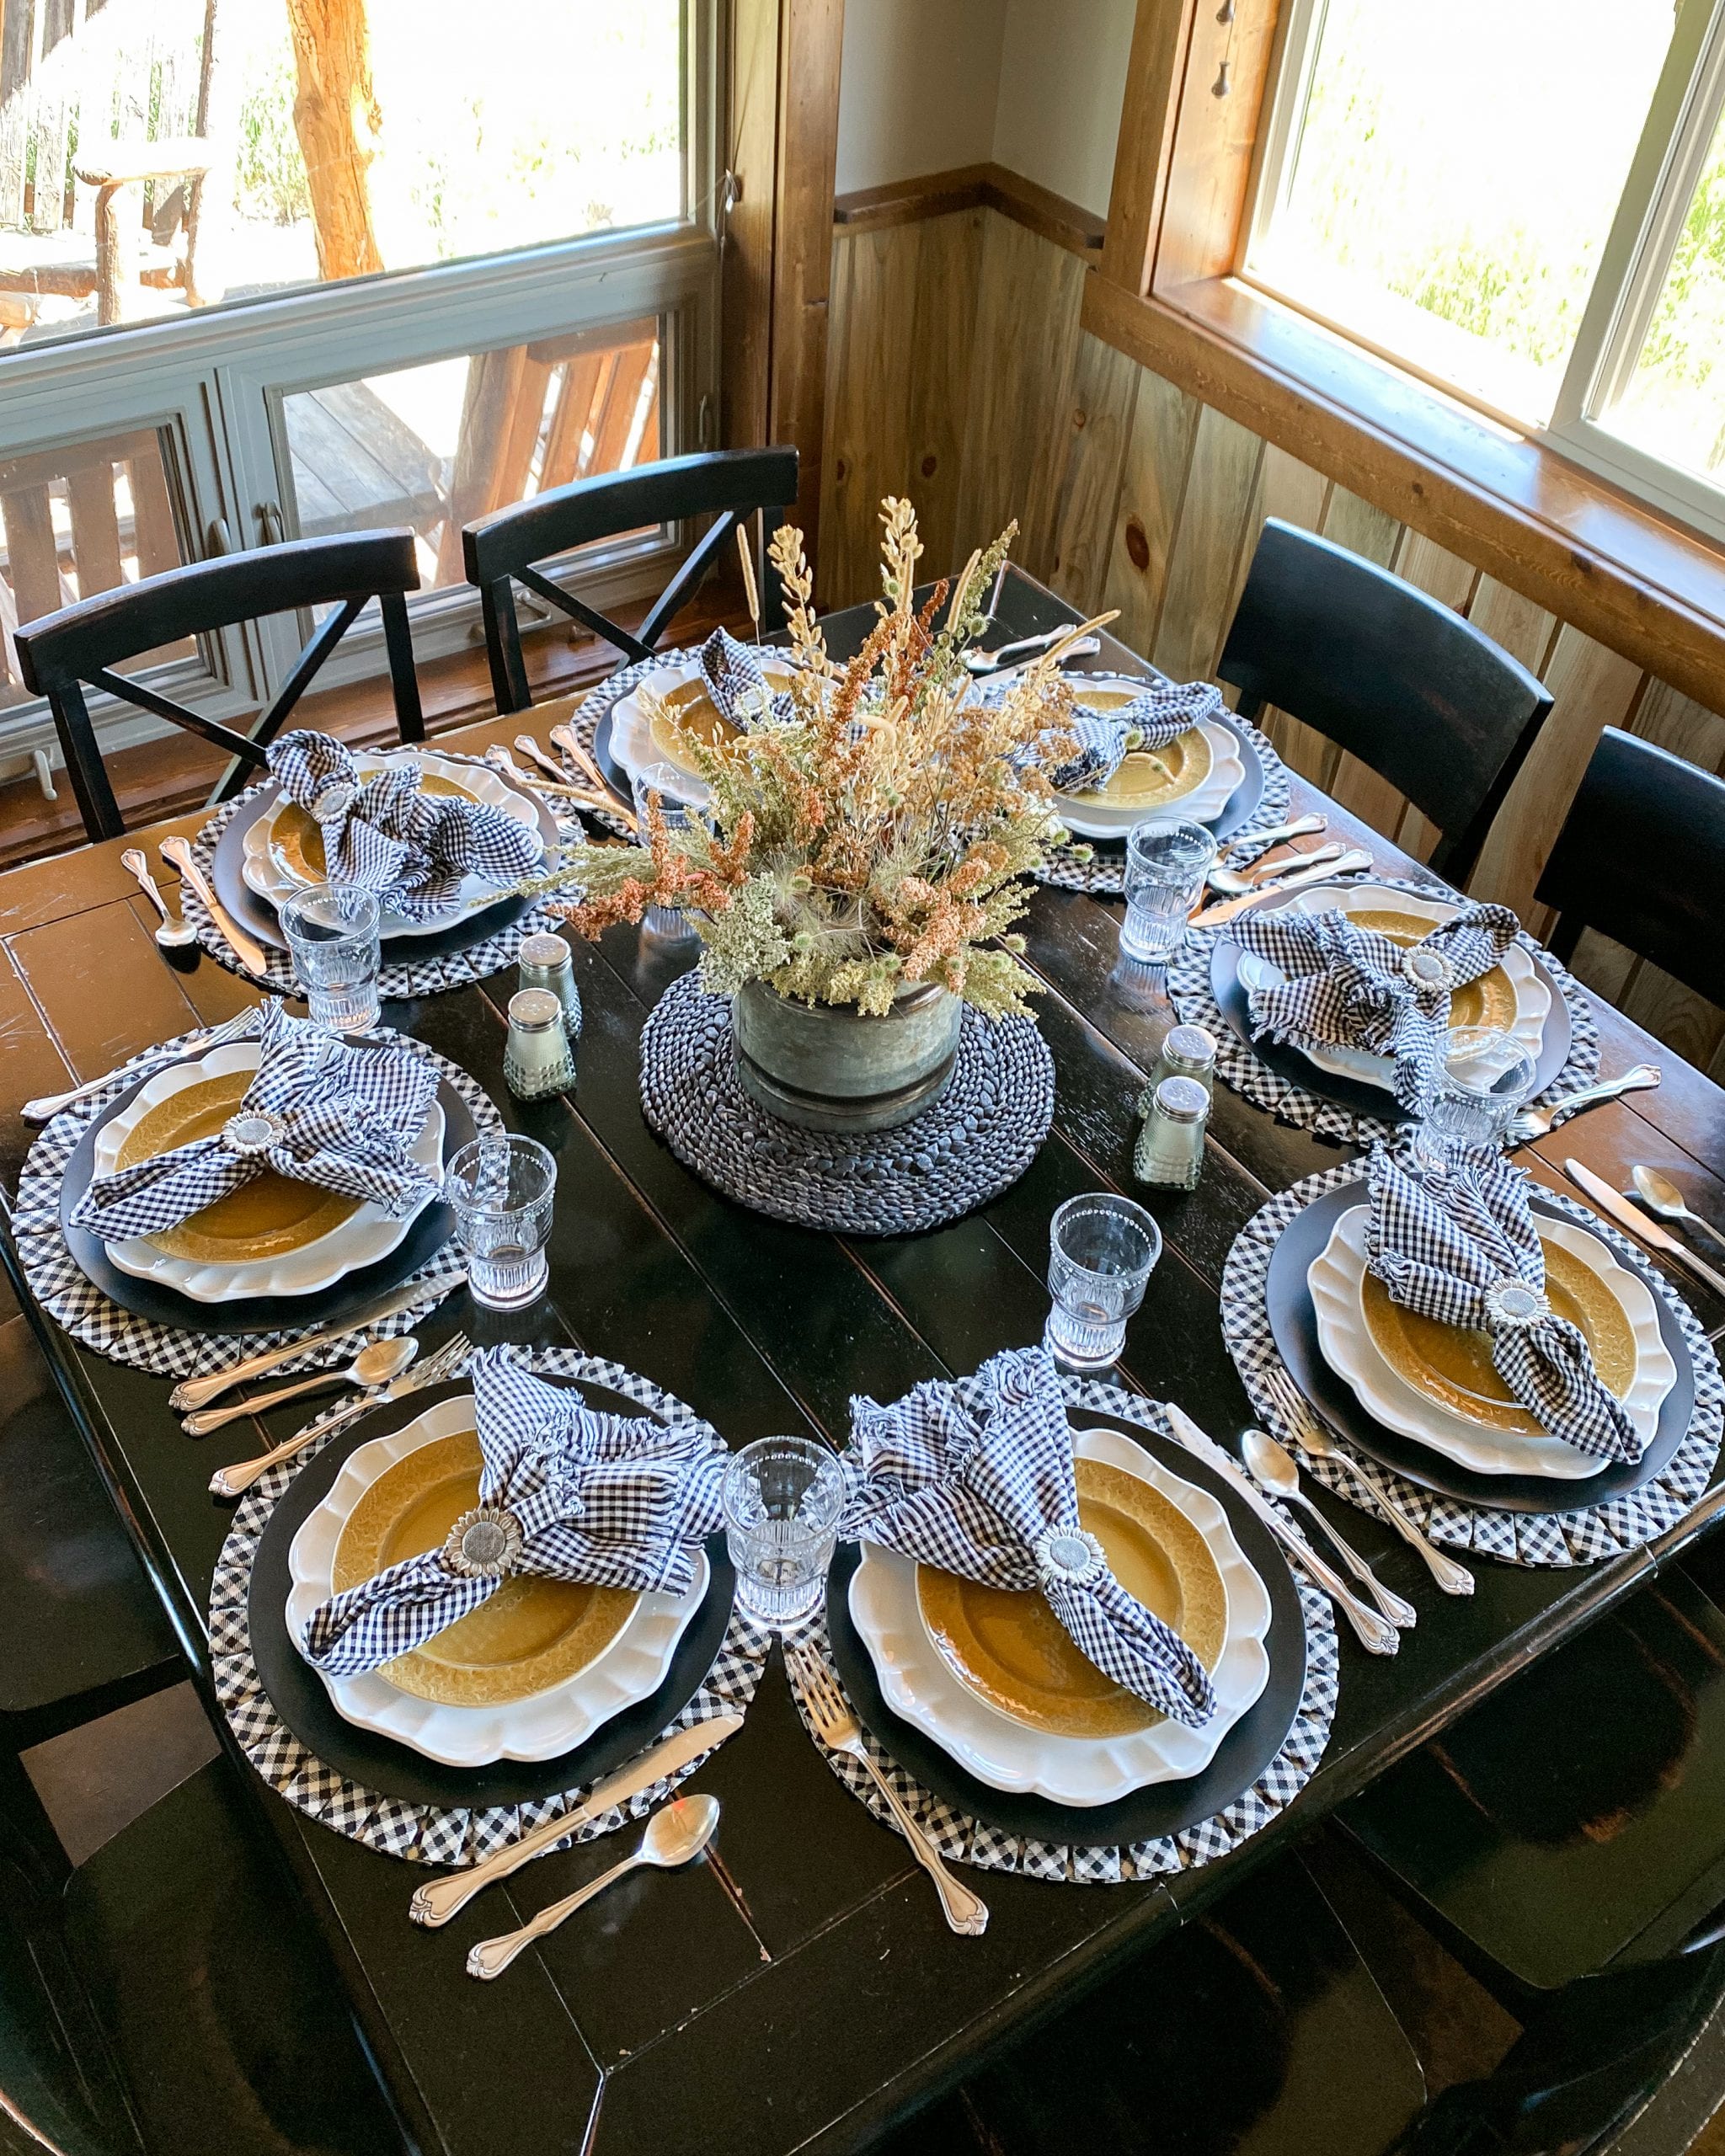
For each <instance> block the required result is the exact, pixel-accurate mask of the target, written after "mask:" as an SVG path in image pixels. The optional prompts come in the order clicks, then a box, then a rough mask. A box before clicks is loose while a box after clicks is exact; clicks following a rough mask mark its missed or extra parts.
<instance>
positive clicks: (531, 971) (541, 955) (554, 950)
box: [516, 931, 581, 1041]
mask: <svg viewBox="0 0 1725 2156" xmlns="http://www.w3.org/2000/svg"><path fill="white" fill-rule="evenodd" d="M516 963H517V966H518V968H519V971H520V976H521V986H522V987H523V988H542V989H548V990H550V992H551V994H552V995H554V996H555V997H556V998H557V1000H558V1003H559V1004H560V1005H561V1006H563V1027H564V1030H565V1031H566V1032H567V1033H568V1034H569V1038H570V1039H571V1040H572V1041H575V1040H579V1038H580V1037H581V991H580V990H579V989H578V988H577V987H576V986H575V962H574V958H573V957H572V956H571V954H570V952H569V945H568V944H567V943H565V942H563V938H562V937H560V936H554V935H552V934H550V933H549V932H548V931H547V932H546V933H544V934H542V935H538V936H529V937H527V938H526V940H525V941H524V942H523V943H522V945H521V950H520V951H519V952H518V953H517V954H516Z"/></svg>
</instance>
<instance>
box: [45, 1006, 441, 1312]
mask: <svg viewBox="0 0 1725 2156" xmlns="http://www.w3.org/2000/svg"><path fill="white" fill-rule="evenodd" d="M360 1045H363V1044H362V1043H361V1044H360ZM185 1060H186V1061H187V1062H189V1063H191V1062H195V1061H197V1058H196V1057H195V1056H188V1057H187V1058H186V1059H185ZM173 1068H174V1065H172V1064H164V1065H160V1066H159V1067H158V1069H156V1070H152V1071H149V1072H147V1074H146V1075H144V1076H143V1077H142V1078H140V1079H139V1080H138V1081H137V1083H136V1085H135V1086H128V1087H127V1088H126V1091H125V1092H124V1093H122V1094H121V1095H120V1098H119V1099H118V1100H117V1101H115V1102H113V1103H112V1105H111V1106H110V1107H107V1108H104V1110H103V1112H102V1113H101V1114H100V1115H99V1116H98V1117H97V1118H95V1120H94V1121H93V1123H91V1124H90V1126H89V1128H88V1130H86V1131H85V1133H84V1134H83V1137H82V1138H81V1139H79V1140H78V1142H77V1145H76V1146H75V1147H74V1148H73V1150H72V1158H71V1159H70V1160H69V1161H67V1164H66V1172H65V1174H64V1175H63V1176H62V1177H61V1183H60V1232H61V1235H63V1236H64V1237H65V1238H66V1246H67V1250H69V1251H71V1253H72V1260H73V1262H74V1263H75V1264H76V1265H77V1268H78V1270H79V1271H80V1272H81V1273H83V1275H84V1277H85V1278H86V1279H88V1281H90V1282H91V1283H93V1285H94V1286H96V1287H98V1288H99V1289H101V1291H102V1293H103V1294H104V1295H106V1296H108V1297H109V1299H110V1300H112V1301H114V1302H116V1303H118V1304H119V1305H120V1308H121V1309H122V1310H131V1311H132V1312H133V1313H134V1314H135V1315H136V1316H138V1317H147V1318H153V1319H155V1321H157V1323H158V1324H159V1325H179V1326H185V1327H186V1328H187V1329H188V1330H189V1331H193V1332H209V1333H216V1334H226V1333H234V1332H273V1331H276V1330H278V1329H279V1328H284V1327H285V1328H286V1329H288V1330H290V1331H297V1330H299V1329H301V1328H307V1329H312V1330H317V1331H322V1330H323V1329H324V1328H325V1327H327V1326H332V1325H339V1323H340V1322H341V1321H342V1320H343V1319H344V1317H347V1316H349V1315H353V1314H355V1313H357V1312H358V1311H360V1310H364V1309H365V1307H366V1305H367V1304H368V1303H371V1302H373V1301H375V1300H376V1299H377V1297H378V1296H379V1295H384V1294H388V1292H389V1290H390V1289H392V1288H394V1287H397V1286H398V1285H399V1284H400V1283H401V1282H402V1281H403V1280H408V1279H411V1278H412V1277H413V1275H414V1273H417V1272H418V1271H419V1267H421V1266H422V1265H426V1264H429V1263H430V1261H431V1260H432V1259H433V1258H434V1257H435V1256H436V1255H437V1253H438V1251H441V1249H442V1247H443V1246H444V1245H445V1243H446V1242H447V1241H449V1237H450V1231H451V1229H452V1228H453V1227H454V1225H455V1221H454V1218H453V1216H452V1215H451V1212H450V1209H449V1208H448V1207H447V1206H446V1204H445V1203H443V1201H442V1199H441V1198H434V1199H433V1200H432V1202H431V1203H430V1204H429V1205H428V1206H427V1207H426V1208H425V1210H424V1212H422V1213H421V1214H419V1217H418V1218H417V1219H415V1220H414V1224H413V1225H412V1227H410V1228H409V1230H408V1232H407V1234H406V1235H404V1236H403V1238H402V1240H401V1241H400V1242H398V1244H397V1245H396V1246H395V1248H394V1249H393V1251H390V1252H389V1253H388V1254H387V1257H380V1258H379V1259H378V1260H377V1262H376V1264H374V1265H367V1266H364V1267H361V1268H360V1271H358V1272H357V1273H346V1274H344V1276H343V1277H342V1278H340V1279H339V1280H338V1281H336V1282H334V1283H333V1285H331V1286H329V1287H328V1288H323V1289H319V1290H318V1292H317V1293H316V1294H310V1295H250V1296H236V1297H234V1298H232V1299H230V1300H229V1301H227V1302H222V1303H199V1302H194V1301H193V1299H191V1297H190V1295H182V1294H179V1291H178V1290H177V1289H173V1288H168V1287H165V1286H164V1285H163V1283H162V1282H160V1281H159V1280H140V1279H138V1278H136V1275H135V1274H133V1273H122V1272H121V1271H120V1267H118V1266H117V1265H115V1262H114V1261H113V1260H112V1259H111V1258H110V1257H109V1255H108V1251H107V1249H106V1246H104V1243H103V1241H102V1239H101V1237H100V1236H99V1235H94V1234H93V1233H92V1232H91V1230H89V1229H88V1228H80V1227H76V1226H74V1225H73V1224H72V1207H73V1206H74V1205H75V1204H77V1201H78V1199H79V1198H81V1197H82V1196H83V1193H84V1192H85V1191H86V1190H88V1188H89V1187H90V1178H91V1177H92V1176H93V1174H94V1172H95V1153H96V1139H97V1135H98V1134H99V1132H100V1131H101V1130H102V1129H103V1128H104V1125H105V1124H107V1123H111V1122H112V1121H113V1119H114V1118H115V1116H117V1115H118V1114H119V1113H120V1110H121V1109H122V1108H124V1107H128V1106H129V1105H130V1104H131V1102H132V1101H133V1100H134V1099H136V1097H137V1095H138V1094H139V1093H140V1092H142V1091H143V1089H144V1087H145V1086H147V1085H148V1084H149V1082H150V1081H151V1079H152V1078H159V1077H160V1076H161V1075H162V1073H163V1070H172V1069H173ZM437 1102H438V1106H439V1107H441V1109H442V1110H443V1160H444V1164H445V1166H447V1165H448V1163H449V1162H450V1161H451V1159H452V1158H453V1157H454V1155H456V1154H457V1152H458V1151H459V1150H460V1149H461V1148H462V1146H463V1145H467V1143H468V1142H469V1141H470V1140H471V1139H474V1138H477V1137H478V1129H477V1128H476V1126H475V1124H474V1122H473V1111H472V1110H471V1109H470V1108H469V1107H468V1106H467V1102H465V1101H464V1100H463V1099H462V1097H461V1095H460V1094H459V1093H458V1092H457V1091H456V1089H455V1087H454V1086H452V1085H451V1083H450V1081H449V1080H448V1079H447V1078H445V1077H443V1076H442V1075H439V1078H438V1081H437Z"/></svg>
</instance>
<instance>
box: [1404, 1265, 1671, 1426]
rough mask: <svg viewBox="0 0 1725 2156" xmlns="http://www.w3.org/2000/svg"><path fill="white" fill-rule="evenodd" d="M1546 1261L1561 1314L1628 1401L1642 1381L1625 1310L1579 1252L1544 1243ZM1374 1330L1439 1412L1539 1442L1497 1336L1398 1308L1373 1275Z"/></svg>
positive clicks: (1407, 1378)
mask: <svg viewBox="0 0 1725 2156" xmlns="http://www.w3.org/2000/svg"><path fill="white" fill-rule="evenodd" d="M1540 1241H1541V1246H1542V1248H1543V1249H1544V1251H1545V1254H1546V1295H1547V1296H1548V1297H1549V1298H1550V1300H1551V1308H1552V1310H1553V1311H1554V1312H1555V1313H1556V1315H1557V1316H1559V1317H1563V1318H1567V1319H1568V1321H1569V1322H1570V1323H1571V1324H1572V1325H1573V1326H1577V1327H1578V1328H1579V1330H1580V1332H1581V1336H1582V1337H1583V1339H1584V1340H1585V1341H1586V1342H1587V1344H1588V1346H1589V1348H1591V1349H1592V1351H1593V1358H1594V1368H1595V1369H1597V1370H1598V1372H1599V1376H1600V1377H1601V1379H1602V1380H1604V1382H1605V1385H1606V1386H1607V1387H1608V1388H1609V1389H1610V1390H1611V1391H1612V1392H1614V1393H1616V1395H1617V1396H1618V1398H1619V1399H1620V1400H1621V1398H1622V1397H1623V1396H1624V1395H1625V1394H1626V1392H1627V1391H1628V1390H1629V1388H1630V1386H1631V1385H1632V1384H1633V1382H1634V1380H1635V1358H1636V1349H1635V1333H1634V1330H1633V1328H1632V1326H1631V1324H1630V1321H1629V1319H1628V1317H1627V1316H1626V1315H1625V1313H1624V1310H1623V1308H1622V1306H1621V1304H1619V1302H1618V1301H1617V1299H1616V1296H1614V1295H1613V1294H1611V1292H1610V1289H1609V1288H1607V1286H1606V1285H1605V1282H1604V1281H1603V1280H1602V1279H1601V1278H1599V1274H1598V1273H1594V1271H1592V1270H1591V1269H1590V1268H1589V1267H1588V1266H1586V1265H1583V1262H1582V1261H1581V1260H1580V1258H1578V1257H1577V1256H1576V1255H1575V1253H1574V1252H1573V1251H1568V1250H1565V1249H1564V1248H1563V1247H1562V1245H1561V1244H1559V1243H1555V1242H1551V1241H1548V1240H1547V1239H1546V1237H1544V1236H1541V1238H1540ZM1361 1299H1362V1302H1363V1305H1364V1307H1365V1324H1366V1330H1367V1331H1368V1332H1369V1333H1370V1335H1371V1338H1372V1342H1373V1344H1374V1345H1375V1347H1376V1348H1377V1350H1378V1353H1380V1354H1381V1356H1382V1357H1383V1358H1384V1360H1385V1361H1386V1363H1387V1364H1389V1365H1390V1368H1391V1369H1392V1370H1394V1371H1395V1373H1396V1374H1397V1377H1399V1378H1401V1379H1402V1380H1404V1381H1405V1382H1406V1383H1407V1384H1408V1385H1412V1386H1413V1390H1415V1391H1416V1392H1418V1393H1419V1394H1420V1395H1422V1396H1423V1397H1424V1398H1425V1399H1427V1400H1429V1401H1432V1402H1433V1403H1434V1405H1435V1406H1439V1407H1442V1408H1445V1409H1446V1410H1447V1411H1448V1412H1450V1414H1452V1415H1459V1416H1461V1417H1462V1418H1463V1419H1464V1420H1465V1421H1466V1422H1474V1423H1477V1424H1478V1425H1480V1427H1481V1428H1484V1429H1488V1430H1504V1431H1508V1432H1510V1433H1514V1434H1515V1435H1517V1436H1521V1437H1535V1436H1537V1435H1538V1434H1539V1433H1540V1431H1541V1424H1540V1423H1539V1422H1536V1421H1535V1419H1534V1417H1532V1416H1531V1415H1530V1414H1529V1413H1528V1412H1527V1410H1526V1409H1525V1407H1523V1406H1520V1405H1519V1402H1518V1401H1516V1400H1515V1398H1514V1395H1513V1394H1512V1393H1511V1392H1510V1390H1509V1386H1508V1385H1505V1384H1504V1382H1503V1379H1502V1378H1501V1377H1500V1376H1499V1375H1498V1372H1497V1370H1496V1369H1494V1368H1493V1364H1492V1340H1491V1335H1490V1334H1489V1333H1488V1332H1486V1331H1475V1330H1474V1329H1473V1328H1472V1327H1471V1326H1458V1325H1440V1324H1439V1322H1438V1321H1437V1320H1436V1319H1435V1318H1430V1317H1425V1316H1423V1315H1421V1314H1420V1313H1419V1312H1418V1311H1417V1310H1404V1309H1403V1308H1402V1305H1400V1304H1399V1303H1392V1302H1391V1299H1390V1291H1389V1289H1387V1288H1386V1287H1385V1285H1384V1283H1383V1282H1382V1281H1381V1280H1379V1279H1377V1278H1375V1276H1374V1275H1373V1274H1372V1273H1367V1274H1366V1275H1365V1281H1364V1283H1363V1286H1362V1291H1361Z"/></svg>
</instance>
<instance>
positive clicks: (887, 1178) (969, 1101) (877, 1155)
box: [641, 974, 1055, 1235]
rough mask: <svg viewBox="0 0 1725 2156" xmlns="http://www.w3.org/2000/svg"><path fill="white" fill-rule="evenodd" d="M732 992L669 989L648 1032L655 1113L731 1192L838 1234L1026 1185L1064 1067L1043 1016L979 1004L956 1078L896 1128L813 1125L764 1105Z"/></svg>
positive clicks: (891, 1226) (647, 1104) (959, 1207)
mask: <svg viewBox="0 0 1725 2156" xmlns="http://www.w3.org/2000/svg"><path fill="white" fill-rule="evenodd" d="M730 1008H731V1006H730V998H729V996H726V995H708V993H707V992H706V990H703V989H702V985H701V983H700V979H699V977H698V975H697V974H684V975H683V977H682V978H681V979H680V980H678V981H676V983H674V984H673V985H672V986H671V987H670V988H669V989H667V990H666V991H665V995H663V997H661V999H660V1002H659V1005H658V1006H657V1008H656V1009H655V1010H654V1012H653V1015H652V1017H649V1019H648V1021H647V1024H646V1027H645V1029H644V1032H643V1033H642V1036H641V1113H643V1114H644V1116H645V1117H646V1118H647V1122H648V1123H649V1127H650V1128H651V1129H654V1130H656V1131H657V1132H658V1133H659V1134H660V1137H661V1138H663V1139H664V1140H665V1144H666V1145H669V1146H670V1150H672V1152H673V1153H675V1154H676V1156H677V1158H678V1159H679V1160H680V1161H681V1162H682V1163H683V1165H684V1166H685V1167H687V1168H692V1169H693V1170H694V1171H695V1173H696V1174H697V1176H699V1177H701V1179H702V1182H708V1183H711V1184H712V1186H713V1188H714V1189H715V1190H716V1191H718V1193H720V1194H721V1195H722V1196H723V1197H725V1198H734V1199H735V1200H736V1202H737V1203H738V1204H740V1205H746V1206H748V1207H749V1208H750V1209H751V1210H752V1211H754V1212H756V1213H765V1214H768V1215H770V1217H771V1218H772V1219H775V1220H789V1221H791V1222H793V1224H794V1225H796V1226H798V1227H799V1228H821V1229H825V1230H828V1231H829V1232H830V1233H831V1234H834V1235H909V1234H915V1233H916V1232H918V1231H920V1230H923V1229H926V1228H938V1227H942V1226H943V1225H945V1224H946V1223H947V1222H948V1220H956V1219H959V1217H960V1216H961V1215H962V1214H966V1213H969V1212H971V1211H973V1210H974V1209H975V1208H976V1207H977V1206H979V1205H982V1204H985V1203H987V1201H988V1200H989V1199H990V1198H996V1197H998V1195H999V1194H1000V1193H1001V1191H1003V1190H1006V1189H1007V1188H1008V1187H1010V1186H1011V1185H1012V1184H1013V1183H1015V1182H1017V1180H1018V1178H1019V1177H1020V1176H1022V1175H1023V1172H1024V1171H1025V1170H1026V1169H1027V1168H1028V1166H1030V1163H1031V1162H1032V1161H1033V1160H1034V1159H1035V1157H1036V1154H1037V1149H1038V1148H1039V1146H1040V1145H1041V1144H1042V1141H1043V1139H1044V1138H1046V1137H1047V1136H1048V1133H1049V1124H1050V1123H1052V1121H1053V1120H1054V1112H1055V1065H1054V1058H1053V1057H1052V1056H1051V1055H1050V1054H1049V1050H1048V1043H1046V1042H1045V1041H1044V1039H1043V1038H1042V1036H1041V1034H1040V1033H1039V1032H1038V1031H1037V1029H1036V1026H1035V1022H1034V1021H1033V1020H1032V1019H1029V1018H1005V1019H999V1020H996V1019H990V1018H985V1017H982V1016H981V1015H980V1012H978V1011H970V1010H967V1011H965V1013H964V1025H963V1027H962V1029H961V1031H960V1033H959V1054H958V1060H957V1062H956V1064H955V1065H954V1066H953V1082H952V1084H951V1085H950V1086H948V1088H947V1091H946V1092H945V1093H944V1095H943V1097H941V1099H939V1100H938V1101H937V1102H935V1103H934V1105H933V1106H932V1107H928V1108H925V1109H924V1110H923V1112H922V1113H921V1115H919V1116H917V1117H916V1118H914V1119H913V1120H912V1121H911V1122H909V1123H901V1124H900V1126H899V1128H898V1129H896V1130H880V1131H869V1132H864V1133H862V1134H854V1135H846V1136H841V1135H837V1134H830V1133H826V1132H821V1131H815V1130H802V1129H798V1127H797V1126H796V1125H795V1124H793V1123H783V1122H781V1121H780V1119H779V1118H777V1116H775V1115H770V1114H768V1113H766V1110H765V1109H764V1108H760V1107H756V1104H755V1103H754V1102H753V1101H751V1100H750V1098H749V1097H748V1095H747V1094H746V1093H745V1091H743V1088H742V1084H741V1081H740V1080H739V1078H738V1076H737V1061H736V1051H735V1049H734V1045H733V1043H732V1040H731V1019H730Z"/></svg>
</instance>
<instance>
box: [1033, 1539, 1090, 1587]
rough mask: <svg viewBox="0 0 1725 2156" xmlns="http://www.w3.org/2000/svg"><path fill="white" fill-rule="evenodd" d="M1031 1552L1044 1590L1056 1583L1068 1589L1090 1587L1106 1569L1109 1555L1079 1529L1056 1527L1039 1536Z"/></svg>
mask: <svg viewBox="0 0 1725 2156" xmlns="http://www.w3.org/2000/svg"><path fill="white" fill-rule="evenodd" d="M1031 1553H1032V1555H1033V1556H1034V1557H1035V1559H1036V1569H1037V1572H1038V1574H1039V1577H1040V1578H1041V1580H1042V1583H1043V1585H1044V1587H1048V1586H1050V1585H1052V1584H1053V1583H1054V1582H1055V1581H1056V1580H1059V1581H1062V1582H1065V1585H1067V1586H1068V1587H1087V1586H1092V1585H1093V1584H1094V1583H1095V1582H1097V1580H1099V1579H1100V1578H1101V1577H1103V1574H1104V1573H1105V1572H1107V1570H1108V1552H1107V1551H1106V1550H1104V1549H1103V1546H1102V1545H1101V1543H1099V1542H1098V1541H1097V1539H1096V1537H1095V1536H1094V1535H1093V1534H1089V1533H1087V1531H1086V1530H1085V1529H1083V1528H1081V1527H1057V1528H1053V1529H1050V1530H1049V1533H1048V1534H1039V1535H1038V1536H1037V1538H1036V1540H1035V1541H1034V1543H1033V1545H1031Z"/></svg>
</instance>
